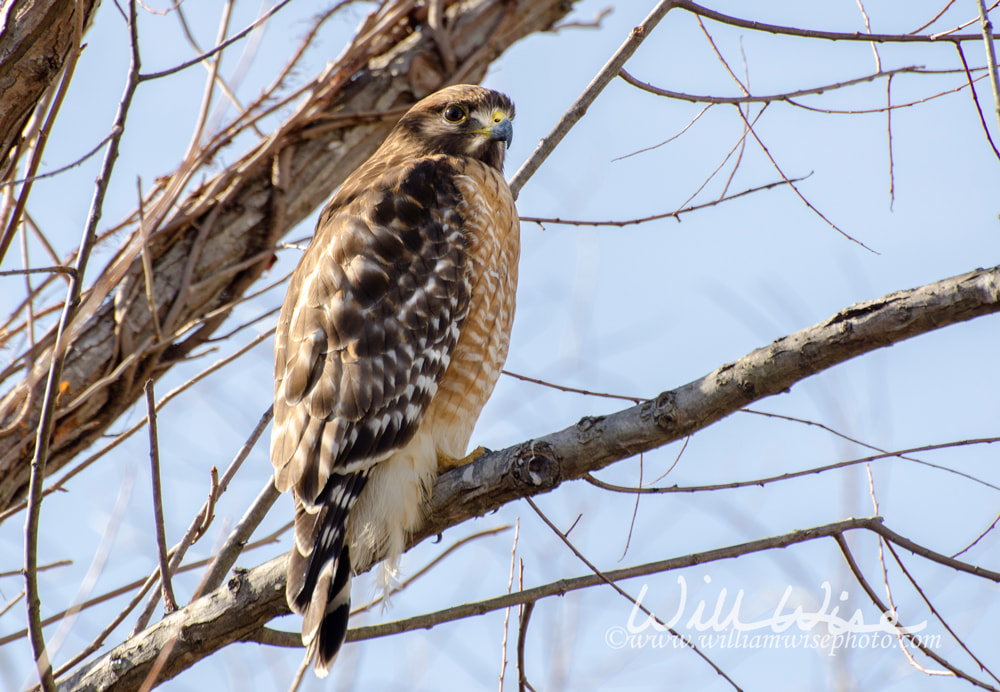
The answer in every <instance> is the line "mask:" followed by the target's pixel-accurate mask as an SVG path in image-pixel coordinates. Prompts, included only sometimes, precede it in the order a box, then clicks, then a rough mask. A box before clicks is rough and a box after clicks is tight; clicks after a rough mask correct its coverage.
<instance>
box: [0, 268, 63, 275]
mask: <svg viewBox="0 0 1000 692" xmlns="http://www.w3.org/2000/svg"><path fill="white" fill-rule="evenodd" d="M75 273H76V270H75V269H74V268H73V267H36V268H33V269H4V270H3V271H0V276H19V275H21V274H66V275H67V276H73V275H74V274H75Z"/></svg>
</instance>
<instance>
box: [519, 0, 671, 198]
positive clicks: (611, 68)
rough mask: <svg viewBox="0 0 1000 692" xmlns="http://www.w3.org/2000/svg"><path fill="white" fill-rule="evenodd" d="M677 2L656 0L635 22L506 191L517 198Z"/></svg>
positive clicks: (522, 165)
mask: <svg viewBox="0 0 1000 692" xmlns="http://www.w3.org/2000/svg"><path fill="white" fill-rule="evenodd" d="M676 4H677V3H675V2H672V1H671V0H660V2H658V3H657V5H656V7H654V8H653V10H652V12H650V13H649V15H648V16H647V17H646V18H645V19H644V20H642V23H641V24H639V26H637V27H635V28H634V29H632V31H631V33H629V37H628V38H627V39H625V42H624V43H623V44H622V45H621V47H620V48H619V49H618V50H617V51H615V54H614V55H612V56H611V59H610V60H608V62H607V63H605V65H604V67H602V68H601V70H600V72H598V73H597V75H596V76H595V77H594V78H593V79H592V80H591V81H590V84H588V85H587V88H586V89H584V90H583V93H582V94H580V96H579V97H578V98H577V99H576V101H574V102H573V105H572V106H570V107H569V110H567V111H566V112H565V113H564V114H563V116H562V118H560V119H559V122H558V123H556V126H555V127H554V128H553V129H552V131H551V132H550V133H549V134H548V135H546V136H545V137H543V138H542V141H541V142H539V143H538V147H537V148H536V149H535V150H534V151H533V152H532V153H531V156H529V157H528V160H527V161H525V162H524V163H523V164H521V167H520V168H519V169H517V173H515V174H514V177H513V178H511V180H510V191H511V192H512V193H514V198H515V199H517V194H518V192H520V191H521V188H522V187H524V184H525V183H526V182H528V179H529V178H531V176H532V175H534V173H535V171H536V170H538V167H539V166H541V165H542V162H543V161H545V159H547V158H548V157H549V154H551V153H552V152H553V151H554V150H555V148H556V146H558V144H559V142H561V141H562V140H563V137H565V136H566V134H567V133H569V131H570V130H571V129H572V128H573V126H574V125H575V124H576V123H577V121H579V120H580V118H582V117H583V116H584V114H586V112H587V109H588V108H590V104H592V103H593V102H594V100H595V99H596V98H597V97H598V95H599V94H600V93H601V92H602V91H604V87H606V86H607V85H608V84H609V83H610V82H611V80H612V79H614V78H615V75H617V74H618V72H619V70H621V69H622V67H624V66H625V63H626V62H628V59H629V58H630V57H632V54H633V53H635V51H636V49H637V48H638V47H639V44H641V43H642V42H643V40H644V39H645V38H646V37H647V36H649V34H650V33H652V31H653V29H655V28H656V25H657V24H659V23H660V20H661V19H663V17H664V16H666V14H667V12H669V11H670V10H671V8H673V7H674V6H675V5H676Z"/></svg>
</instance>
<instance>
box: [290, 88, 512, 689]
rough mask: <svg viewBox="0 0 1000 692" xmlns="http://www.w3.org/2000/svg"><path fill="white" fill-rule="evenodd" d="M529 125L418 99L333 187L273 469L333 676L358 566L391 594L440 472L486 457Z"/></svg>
mask: <svg viewBox="0 0 1000 692" xmlns="http://www.w3.org/2000/svg"><path fill="white" fill-rule="evenodd" d="M513 118H514V105H513V103H511V101H510V99H509V98H508V97H507V96H505V95H503V94H500V93H498V92H496V91H492V90H489V89H485V88H482V87H478V86H472V85H458V86H451V87H447V88H445V89H442V90H441V91H438V92H436V93H434V94H432V95H430V96H428V97H426V98H424V99H423V100H421V101H419V102H418V103H417V104H416V105H414V106H413V107H412V108H411V109H410V110H409V111H408V112H407V113H406V115H404V116H403V117H402V118H401V119H400V121H399V123H398V124H397V125H396V126H395V128H394V129H393V130H392V132H391V133H390V134H389V136H388V137H387V139H386V140H385V142H384V143H383V144H382V145H381V146H380V147H379V149H378V150H377V151H376V152H375V153H374V154H373V155H372V157H371V158H370V159H368V161H366V162H365V163H364V164H362V165H361V166H360V167H359V168H358V169H357V170H356V171H354V173H353V174H351V176H350V177H348V178H347V180H345V181H344V183H343V185H341V187H340V188H339V189H338V190H337V192H336V194H334V196H333V198H332V199H331V200H330V203H329V204H327V206H326V208H325V209H324V210H323V212H322V214H321V215H320V217H319V222H318V224H317V227H316V234H315V236H314V237H313V240H312V243H311V244H310V245H309V248H308V249H307V250H306V252H305V255H304V256H303V257H302V260H301V262H300V263H299V265H298V267H297V268H296V270H295V272H294V274H293V275H292V279H291V283H290V284H289V287H288V295H287V297H286V298H285V302H284V305H283V307H282V308H281V315H280V317H279V318H278V328H277V334H276V337H275V364H274V380H275V381H274V427H273V430H272V436H271V462H272V463H273V465H274V483H275V485H276V487H277V488H278V490H280V491H282V492H284V491H287V490H291V491H292V497H293V498H294V502H295V546H294V548H293V549H292V551H291V553H290V557H289V560H288V579H287V586H286V597H287V599H288V605H289V607H290V608H291V609H292V610H293V611H295V612H296V613H300V614H302V615H303V616H304V618H303V622H302V641H303V644H305V645H306V646H307V647H308V648H309V651H310V656H312V655H315V657H316V661H315V670H316V673H317V674H318V675H320V676H321V677H322V676H325V675H326V674H327V673H328V672H329V669H330V665H331V664H332V663H333V660H334V658H335V657H336V655H337V652H338V651H339V649H340V646H341V644H342V643H343V641H344V637H345V636H346V633H347V620H348V614H349V611H350V591H351V575H352V568H351V565H352V564H354V565H370V564H373V563H374V562H376V561H378V560H380V559H384V562H383V566H382V570H381V577H382V585H383V587H384V588H387V589H388V588H389V587H390V586H391V583H392V578H393V576H394V575H395V569H396V564H397V562H398V559H399V556H400V554H401V553H402V552H403V548H404V545H405V540H406V538H407V536H408V534H411V533H412V532H413V531H414V530H416V529H417V528H418V527H419V526H420V523H421V521H422V512H423V505H424V502H425V500H426V498H427V495H428V493H429V489H430V487H431V485H432V484H433V481H434V479H435V477H436V475H437V473H438V471H439V470H443V469H446V468H450V467H453V466H457V465H461V464H463V463H468V461H471V460H472V459H473V458H474V457H475V453H474V454H472V455H469V456H468V457H466V456H465V453H466V448H467V447H468V444H469V438H470V436H471V434H472V428H473V426H474V425H475V423H476V420H477V419H478V417H479V414H480V412H481V411H482V408H483V405H484V404H485V403H486V400H487V399H488V398H489V396H490V394H491V393H492V391H493V386H494V385H495V384H496V381H497V378H498V377H499V375H500V370H501V368H502V367H503V363H504V360H505V359H506V357H507V347H508V343H509V340H510V329H511V323H512V321H513V318H514V294H515V292H516V286H517V262H518V255H519V253H520V237H519V233H520V226H519V222H518V217H517V211H516V209H515V207H514V199H513V196H512V195H511V191H510V188H509V187H508V186H507V183H506V181H505V180H504V178H503V161H504V154H505V150H506V147H508V146H510V142H511V138H512V135H513V129H512V127H511V120H512V119H513Z"/></svg>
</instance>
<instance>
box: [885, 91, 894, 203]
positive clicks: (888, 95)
mask: <svg viewBox="0 0 1000 692" xmlns="http://www.w3.org/2000/svg"><path fill="white" fill-rule="evenodd" d="M885 132H886V140H887V143H888V148H889V211H892V205H893V203H894V202H895V201H896V172H895V162H894V161H893V157H892V75H889V78H888V79H887V80H885Z"/></svg>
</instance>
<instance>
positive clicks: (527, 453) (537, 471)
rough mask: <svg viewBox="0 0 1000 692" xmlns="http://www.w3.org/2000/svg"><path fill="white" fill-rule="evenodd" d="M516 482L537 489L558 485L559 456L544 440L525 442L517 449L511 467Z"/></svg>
mask: <svg viewBox="0 0 1000 692" xmlns="http://www.w3.org/2000/svg"><path fill="white" fill-rule="evenodd" d="M512 471H513V473H514V478H516V479H517V482H518V483H521V484H522V485H526V486H529V487H531V488H534V489H537V490H549V489H550V488H554V487H556V486H557V485H559V482H560V480H561V478H560V477H561V475H562V474H561V472H560V469H559V457H558V456H557V455H556V453H555V450H553V449H552V446H551V445H549V444H548V443H546V442H535V441H531V442H526V443H525V444H523V445H521V447H520V448H519V449H518V450H517V455H516V456H515V457H514V464H513V467H512Z"/></svg>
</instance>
